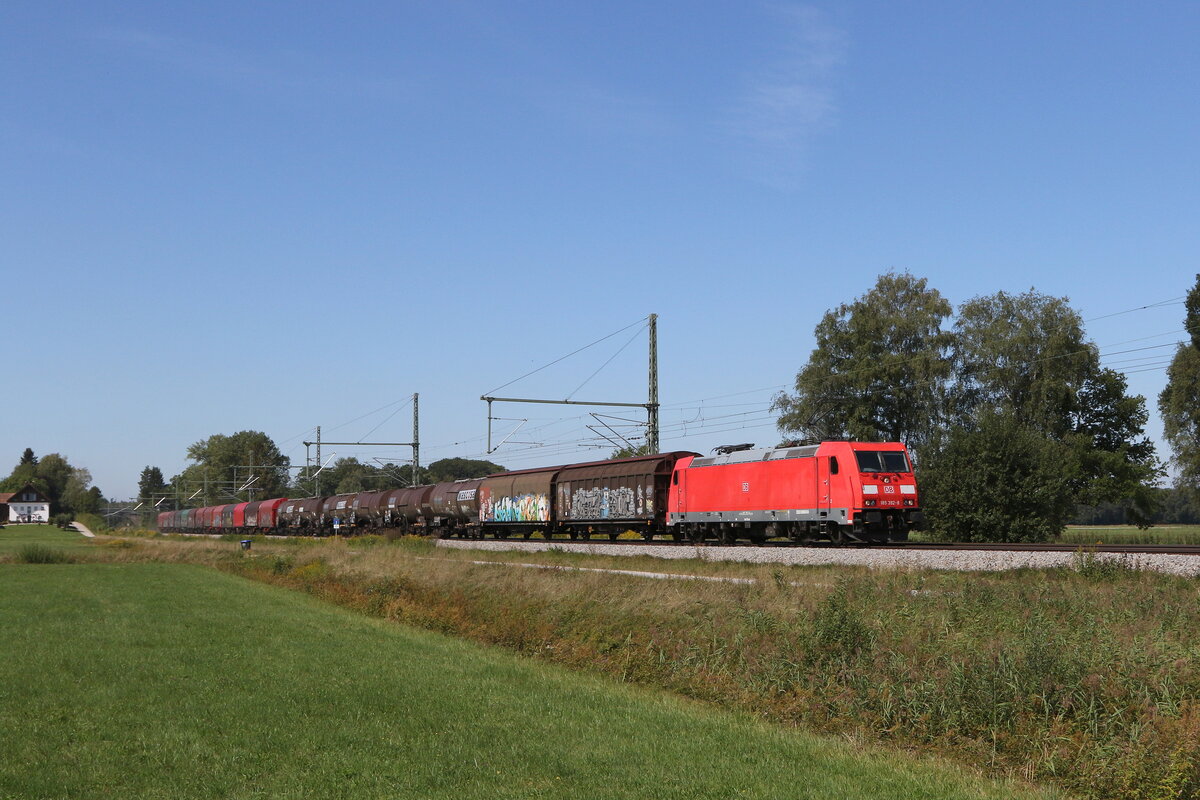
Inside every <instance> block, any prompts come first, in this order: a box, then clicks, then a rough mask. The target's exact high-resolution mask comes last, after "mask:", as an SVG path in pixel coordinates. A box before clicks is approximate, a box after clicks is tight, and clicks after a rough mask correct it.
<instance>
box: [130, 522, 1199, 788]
mask: <svg viewBox="0 0 1200 800" xmlns="http://www.w3.org/2000/svg"><path fill="white" fill-rule="evenodd" d="M110 555H112V556H113V557H119V558H129V559H137V558H155V559H164V558H165V559H180V560H188V561H195V562H200V563H212V564H214V565H217V566H220V567H221V568H223V569H227V570H232V571H235V572H238V573H240V574H245V575H248V576H252V577H255V578H257V579H259V580H263V581H268V582H272V583H276V584H278V585H281V586H286V587H289V588H295V589H299V590H302V591H305V592H308V593H310V594H312V595H314V596H316V597H319V598H322V599H325V600H329V601H332V602H335V603H338V604H341V605H344V606H347V607H351V608H355V609H358V610H360V611H363V612H365V613H367V614H369V615H374V616H377V617H382V618H386V619H391V620H396V621H401V622H405V623H410V624H413V625H418V626H422V627H426V628H431V629H435V630H439V631H445V632H448V633H453V634H455V635H458V636H463V637H467V638H471V639H474V640H477V641H481V642H486V643H491V644H500V645H503V646H505V647H508V648H511V649H513V650H516V651H518V652H522V653H526V654H529V655H533V656H536V657H538V658H542V659H546V660H551V661H555V662H558V663H561V664H564V665H567V666H569V667H572V668H575V669H581V670H586V671H591V672H595V673H599V674H603V675H609V676H613V677H616V678H619V679H621V680H624V681H629V682H635V683H642V684H647V685H652V686H658V687H663V688H666V689H669V690H671V691H673V692H677V693H680V694H684V695H687V696H691V697H696V698H700V699H703V700H706V701H710V702H713V703H716V704H720V705H723V706H726V707H729V708H733V709H739V710H748V711H751V712H753V713H755V714H757V715H761V716H763V717H765V718H767V719H771V720H775V721H780V722H785V723H795V724H799V725H802V726H805V727H812V728H816V729H819V730H824V731H829V732H838V733H842V734H846V735H849V736H851V737H854V738H856V739H861V740H878V741H883V742H887V743H892V744H895V745H897V746H900V747H904V748H912V749H917V750H920V751H923V752H929V753H939V754H949V755H952V756H953V757H955V758H957V759H959V760H961V761H964V762H967V763H971V764H976V765H980V766H982V767H984V768H986V769H988V770H991V771H993V772H994V773H996V774H1005V773H1007V774H1014V775H1018V776H1021V777H1024V778H1028V779H1035V780H1052V781H1056V782H1058V783H1060V784H1061V785H1064V786H1066V787H1068V788H1070V789H1072V790H1074V791H1077V792H1079V793H1081V794H1084V795H1088V796H1094V797H1130V798H1133V797H1136V798H1140V799H1142V800H1146V799H1147V798H1176V797H1178V798H1192V797H1197V796H1200V703H1198V699H1200V584H1198V583H1197V582H1196V581H1193V580H1186V579H1180V578H1173V577H1169V576H1164V575H1160V574H1156V573H1134V572H1129V571H1127V570H1124V569H1121V568H1119V567H1113V566H1110V565H1107V564H1104V563H1099V562H1093V561H1089V560H1087V559H1086V557H1085V558H1084V559H1082V560H1081V566H1082V567H1083V571H1082V572H1074V571H1071V570H1049V571H1032V570H1026V571H1021V572H1016V573H1002V574H978V573H975V574H961V573H946V572H932V571H877V572H872V571H868V570H864V569H851V568H845V567H820V568H804V569H801V568H779V567H774V568H772V567H766V566H755V565H745V564H734V563H706V562H690V563H680V562H676V561H672V562H669V563H667V562H663V561H660V560H656V559H651V558H634V559H619V558H612V559H602V558H601V559H596V558H591V559H589V558H586V557H581V556H577V555H574V554H565V553H562V552H551V553H545V554H539V555H533V554H528V553H526V554H504V553H487V554H479V553H469V552H465V553H464V552H456V551H439V550H436V549H434V548H433V547H432V546H431V545H430V544H429V543H427V542H420V541H418V542H402V543H400V544H398V545H393V546H388V545H383V544H380V543H378V542H376V541H373V540H361V541H352V542H350V543H347V542H345V541H329V542H317V543H308V542H304V543H285V542H271V543H266V542H259V543H256V544H255V550H253V551H252V552H250V553H248V554H247V553H242V552H240V551H238V550H236V549H235V546H234V545H231V544H228V543H221V542H207V543H196V542H186V543H178V542H165V541H159V540H154V541H147V542H144V543H142V544H141V545H140V546H139V547H138V548H135V549H133V550H127V551H123V552H120V553H118V552H115V551H114V552H113V553H111V554H110ZM472 560H487V561H490V562H503V561H520V562H533V561H538V562H543V563H547V564H556V565H560V566H570V565H579V564H586V565H587V566H589V567H592V566H609V567H615V568H618V569H627V570H629V569H655V570H660V571H670V572H691V573H697V574H706V575H710V576H722V577H740V578H749V579H752V580H753V581H754V582H753V583H740V584H738V583H702V582H696V581H659V580H648V579H644V578H636V577H631V576H624V575H611V574H604V573H593V572H588V573H580V572H565V571H550V570H535V569H525V568H512V567H505V566H496V565H492V564H474V563H471V561H472Z"/></svg>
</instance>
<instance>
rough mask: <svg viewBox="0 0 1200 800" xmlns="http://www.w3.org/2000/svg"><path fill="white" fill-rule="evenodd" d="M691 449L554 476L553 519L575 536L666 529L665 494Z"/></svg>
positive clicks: (565, 470) (652, 532)
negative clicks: (677, 465) (680, 463)
mask: <svg viewBox="0 0 1200 800" xmlns="http://www.w3.org/2000/svg"><path fill="white" fill-rule="evenodd" d="M694 455H696V454H695V453H691V452H675V453H658V454H656V455H651V456H640V457H637V458H621V459H615V460H610V461H596V462H592V463H590V464H573V465H571V466H568V467H564V468H562V469H561V470H559V472H558V476H557V478H556V479H555V494H556V497H555V521H556V522H557V523H558V527H559V529H561V530H564V531H566V532H567V533H570V534H571V536H572V538H574V537H575V536H577V535H580V534H583V535H586V534H589V533H592V532H604V533H607V534H609V536H610V537H614V538H615V537H616V536H617V535H619V534H620V533H622V532H624V531H626V530H634V531H637V532H638V533H641V534H642V536H643V537H645V538H646V539H651V538H653V537H654V536H655V535H656V534H660V533H665V532H666V513H667V495H668V493H669V491H670V483H671V473H672V470H673V469H674V467H675V462H676V461H678V460H679V459H680V458H682V457H684V456H694Z"/></svg>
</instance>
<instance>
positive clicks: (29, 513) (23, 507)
mask: <svg viewBox="0 0 1200 800" xmlns="http://www.w3.org/2000/svg"><path fill="white" fill-rule="evenodd" d="M4 503H7V504H8V521H9V522H49V521H50V500H49V498H47V497H46V496H45V495H44V494H42V493H41V492H39V491H38V490H37V489H35V488H33V487H32V486H28V485H27V486H26V487H25V488H24V489H22V490H21V491H19V492H13V493H12V494H0V505H3V504H4Z"/></svg>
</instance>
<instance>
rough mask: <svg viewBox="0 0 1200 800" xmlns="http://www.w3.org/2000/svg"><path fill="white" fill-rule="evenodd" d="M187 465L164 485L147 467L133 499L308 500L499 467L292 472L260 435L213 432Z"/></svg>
mask: <svg viewBox="0 0 1200 800" xmlns="http://www.w3.org/2000/svg"><path fill="white" fill-rule="evenodd" d="M187 458H188V461H189V462H190V463H189V464H188V465H187V466H186V467H185V468H184V469H183V471H182V472H180V473H179V474H178V475H175V476H173V477H172V478H171V480H170V481H167V480H165V479H164V477H163V473H162V470H160V469H159V468H158V467H155V466H147V467H146V468H145V469H143V470H142V473H141V476H140V478H139V480H138V497H139V499H140V500H142V501H143V502H147V503H151V504H155V503H159V501H163V500H164V499H165V502H163V503H160V504H159V507H160V508H162V507H166V506H169V507H171V508H174V507H175V506H176V505H178V506H179V507H181V508H188V507H194V506H205V505H217V504H221V503H233V502H241V501H246V500H265V499H267V498H272V497H311V496H315V495H318V494H320V495H332V494H349V493H352V492H363V491H373V490H382V489H396V488H403V487H406V486H415V485H424V484H429V483H440V482H443V481H455V480H462V479H464V478H476V477H481V476H483V475H488V474H491V473H493V472H503V471H504V467H502V466H501V465H499V464H493V463H492V462H490V461H479V460H473V459H465V458H444V459H441V460H439V461H434V462H433V463H432V464H429V465H428V466H425V467H421V468H419V469H418V470H417V471H416V475H415V476H414V474H413V469H412V466H411V465H410V464H392V463H379V464H370V463H365V462H362V461H359V460H358V459H357V458H354V457H348V458H339V459H337V460H336V461H335V462H333V463H332V464H330V465H328V466H326V467H325V468H323V469H318V468H317V467H315V466H313V467H310V468H305V469H294V468H293V467H292V464H291V459H289V458H288V457H287V456H286V455H284V454H283V453H281V452H280V451H279V448H278V447H277V446H276V444H275V442H274V441H272V439H271V437H270V436H268V435H267V434H265V433H263V432H261V431H239V432H237V433H234V434H232V435H225V434H214V435H212V436H209V437H208V438H206V439H202V440H201V441H198V442H196V443H194V444H192V445H191V446H190V447H188V449H187Z"/></svg>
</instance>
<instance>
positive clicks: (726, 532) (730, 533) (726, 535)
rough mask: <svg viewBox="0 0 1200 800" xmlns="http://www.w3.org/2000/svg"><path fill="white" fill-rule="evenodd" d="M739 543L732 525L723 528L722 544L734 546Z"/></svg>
mask: <svg viewBox="0 0 1200 800" xmlns="http://www.w3.org/2000/svg"><path fill="white" fill-rule="evenodd" d="M736 541H737V534H736V533H734V530H733V527H732V526H730V525H722V526H721V544H733V543H734V542H736Z"/></svg>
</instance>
